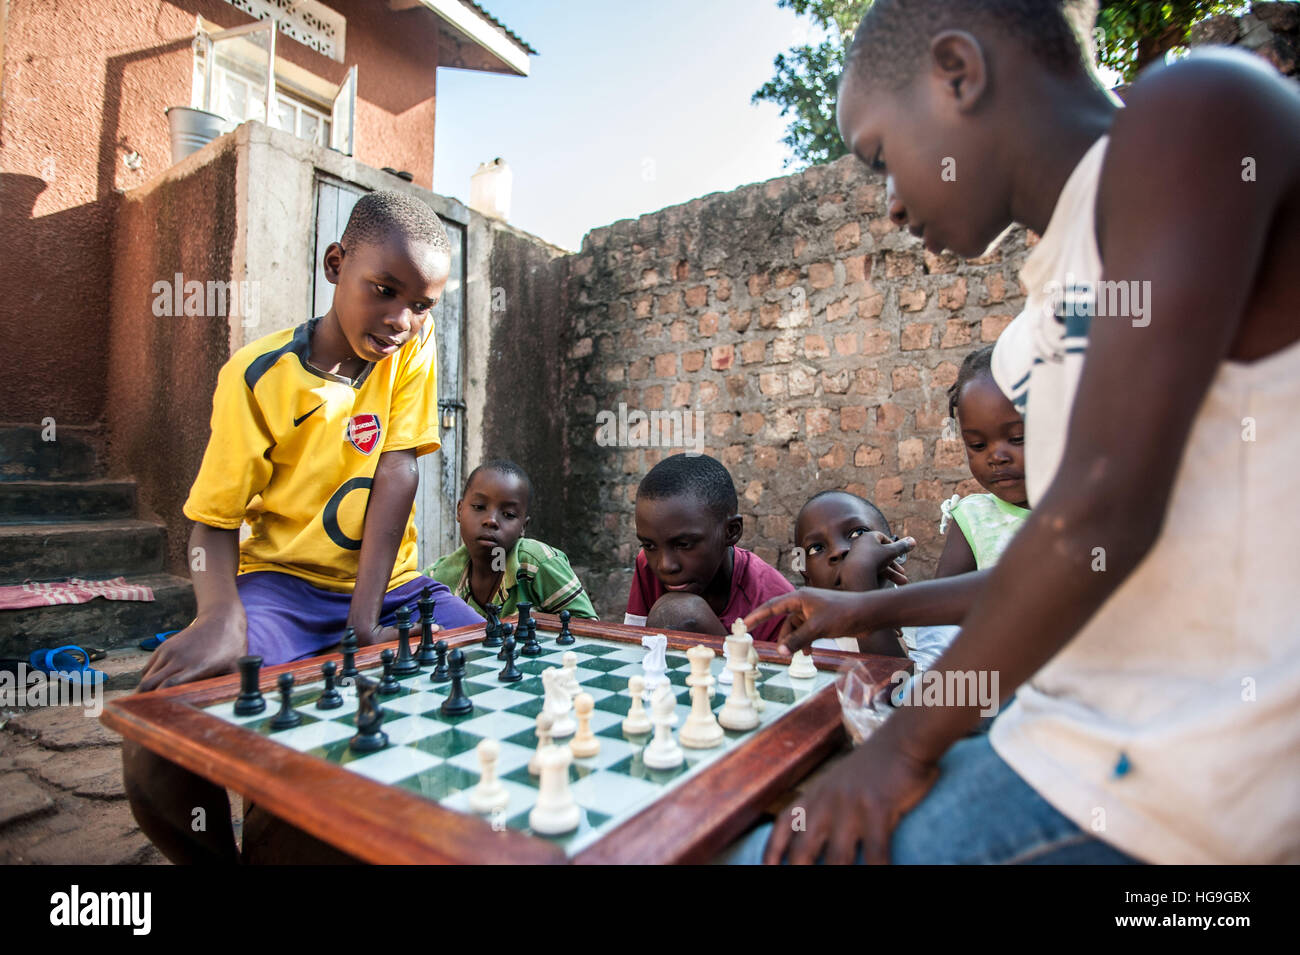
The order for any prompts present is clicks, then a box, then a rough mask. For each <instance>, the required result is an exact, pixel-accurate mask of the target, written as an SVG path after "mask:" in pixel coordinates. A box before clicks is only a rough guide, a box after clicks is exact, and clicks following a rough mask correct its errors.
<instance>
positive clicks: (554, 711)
mask: <svg viewBox="0 0 1300 955" xmlns="http://www.w3.org/2000/svg"><path fill="white" fill-rule="evenodd" d="M563 673H564V671H563V670H561V669H560V668H559V667H551V668H550V669H549V670H543V671H542V686H543V687H545V688H546V702H545V703H544V704H543V706H544V707H545V709H546V712H548V713H550V714H551V719H552V721H553V722H552V723H551V738H552V739H564V738H565V737H566V736H572V735H573V731H574V730H576V729H577V728H578V724H577V723H575V722H574V721H573V701H572V700H571V699H569V694H568V692H567V691H566V690H565V689H564V685H563V683H562V682H561V681H562V680H563V679H564V677H563Z"/></svg>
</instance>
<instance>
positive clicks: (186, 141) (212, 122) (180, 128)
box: [166, 106, 226, 165]
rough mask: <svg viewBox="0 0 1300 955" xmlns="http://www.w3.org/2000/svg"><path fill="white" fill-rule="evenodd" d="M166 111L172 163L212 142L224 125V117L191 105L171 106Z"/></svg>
mask: <svg viewBox="0 0 1300 955" xmlns="http://www.w3.org/2000/svg"><path fill="white" fill-rule="evenodd" d="M166 113H167V124H168V125H169V126H170V127H171V135H172V165H175V164H176V163H178V162H180V161H181V160H182V159H184V158H185V157H186V156H189V155H191V154H192V153H196V152H198V151H199V150H200V149H202V148H203V147H204V146H205V145H207V144H208V143H210V142H212V140H214V139H216V138H217V137H218V136H220V135H221V133H222V128H223V127H224V126H225V125H226V120H225V119H224V117H221V116H218V115H217V114H216V113H209V112H208V111H207V110H205V109H194V108H193V107H191V106H171V107H168V109H167V111H166Z"/></svg>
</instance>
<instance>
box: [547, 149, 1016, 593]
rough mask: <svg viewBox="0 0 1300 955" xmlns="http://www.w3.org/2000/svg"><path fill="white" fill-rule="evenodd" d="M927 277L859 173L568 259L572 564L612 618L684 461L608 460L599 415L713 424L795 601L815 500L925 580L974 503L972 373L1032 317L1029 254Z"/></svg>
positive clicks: (661, 224)
mask: <svg viewBox="0 0 1300 955" xmlns="http://www.w3.org/2000/svg"><path fill="white" fill-rule="evenodd" d="M1031 240H1032V237H1030V236H1028V235H1026V233H1024V232H1023V231H1021V232H1016V233H1012V234H1011V235H1010V236H1009V237H1008V238H1007V240H1005V241H1004V242H1003V243H1002V245H1001V246H1000V248H999V249H998V250H997V251H995V252H994V253H993V254H991V255H989V256H988V257H986V258H984V259H981V260H978V261H975V262H970V263H965V264H963V263H962V262H961V261H960V260H959V259H957V258H956V257H953V256H949V255H944V256H933V255H931V254H929V253H927V252H925V251H924V250H923V249H922V247H921V245H920V243H919V242H918V241H917V240H915V239H913V238H912V237H911V236H910V235H907V234H906V233H904V232H900V231H898V230H897V229H895V228H894V227H893V225H892V224H891V223H890V221H889V219H888V217H887V216H886V212H885V193H884V185H883V182H882V180H881V179H880V178H879V177H878V176H874V175H872V174H870V173H869V172H868V171H867V170H866V169H865V167H863V166H862V164H861V163H860V162H858V161H857V160H856V159H854V158H852V157H847V158H845V159H841V160H839V161H837V162H835V163H831V164H830V165H827V166H820V167H814V168H812V169H809V170H807V171H805V172H802V173H800V174H797V175H793V176H788V177H784V178H781V179H774V180H771V181H769V182H766V183H758V184H755V185H751V186H746V187H743V188H741V189H737V190H735V191H733V192H729V193H720V194H715V195H710V196H705V197H703V198H701V199H698V200H695V201H693V202H690V203H687V204H685V205H681V206H675V207H672V208H668V209H664V210H661V211H659V212H656V213H653V214H650V215H646V216H642V217H641V218H639V219H636V220H625V221H622V222H617V223H614V224H613V225H611V226H608V227H605V228H601V229H597V230H595V231H593V232H591V233H590V234H589V235H588V236H587V237H586V239H585V241H584V243H583V248H582V250H581V252H580V253H578V254H577V255H575V256H573V257H570V258H569V259H567V260H566V261H567V266H568V269H569V274H568V277H567V285H568V292H569V313H570V335H571V338H570V340H569V342H568V354H567V360H566V363H565V371H564V373H565V389H564V391H565V395H566V406H565V409H564V411H565V415H564V416H565V418H566V427H567V431H568V433H567V434H566V437H565V441H566V446H567V448H568V450H569V455H570V461H569V468H568V472H569V473H568V481H567V488H566V490H567V506H566V511H567V513H568V515H569V520H568V526H566V528H565V532H564V534H563V535H562V537H563V540H561V541H557V543H558V544H559V545H560V546H562V547H565V549H566V550H568V551H569V553H570V557H571V558H572V559H573V561H574V563H575V565H576V566H578V567H579V568H580V572H581V573H582V574H583V577H584V581H585V582H586V583H587V586H588V588H589V589H590V590H591V591H592V593H593V596H594V598H595V599H596V601H597V609H598V610H599V611H600V612H601V613H602V615H603V616H604V615H607V616H616V615H619V614H621V613H622V610H623V606H624V603H625V601H626V596H627V586H628V582H629V579H630V572H631V567H632V563H633V560H634V558H635V555H636V551H637V543H636V535H635V527H634V523H633V503H634V501H635V495H636V486H637V483H638V481H639V480H640V478H641V476H642V475H644V474H645V472H646V471H647V470H648V469H649V468H650V467H651V466H653V465H654V463H655V462H656V461H658V460H659V459H660V457H661V455H663V454H666V453H673V449H664V448H656V447H645V448H637V447H628V446H626V445H624V446H604V445H603V444H602V443H601V442H599V441H598V440H597V432H598V428H597V415H598V414H599V413H600V412H602V411H608V412H612V413H614V414H617V413H618V410H619V405H620V403H623V404H625V405H626V406H627V408H628V409H629V411H631V410H641V411H643V412H645V413H646V414H650V413H652V412H654V411H661V412H668V411H674V410H677V411H680V412H682V413H684V414H690V415H695V414H697V413H698V414H700V415H702V422H703V426H704V450H705V451H706V452H707V453H709V454H712V455H714V456H715V457H718V458H720V459H721V460H722V461H723V462H724V463H725V464H726V465H727V467H728V468H729V469H730V471H731V473H732V476H733V477H734V479H735V482H736V488H737V491H738V492H739V494H740V507H741V512H742V514H743V515H744V518H745V532H744V537H743V539H742V545H743V546H745V547H748V548H750V549H752V550H754V551H755V552H757V553H758V554H759V555H760V556H762V557H763V559H765V560H767V561H768V562H770V563H773V564H775V565H776V566H777V567H779V568H780V569H781V571H782V572H783V573H785V574H786V575H787V576H788V577H789V578H790V579H791V580H792V581H795V582H797V581H798V574H796V573H794V572H793V571H792V568H791V562H790V553H791V548H792V547H793V543H794V542H793V532H794V516H795V514H796V512H797V511H798V509H799V507H800V506H801V505H802V504H803V502H804V501H805V500H806V499H807V498H808V497H809V496H810V495H811V494H813V493H814V492H816V491H818V490H822V489H825V488H848V489H850V490H852V491H854V492H856V493H859V494H862V495H864V496H866V497H868V498H869V499H871V500H873V501H874V502H875V503H876V504H877V505H879V507H880V508H881V509H882V510H883V511H884V513H885V515H886V516H887V517H888V518H889V520H890V521H891V523H892V524H893V526H894V530H895V532H896V533H900V534H903V533H906V534H911V535H912V536H914V537H916V538H917V540H918V542H919V547H918V550H917V552H916V553H915V554H914V557H913V562H912V563H910V564H909V567H910V568H911V569H912V572H913V574H914V576H915V577H916V578H918V579H923V578H926V577H929V576H930V575H931V574H932V573H933V570H934V566H935V563H936V561H937V559H938V556H939V553H940V551H941V549H942V539H941V538H940V537H939V535H938V517H939V502H940V501H941V500H942V499H944V498H946V497H948V496H951V495H952V494H953V493H954V492H957V493H963V494H964V493H968V492H970V491H971V490H973V489H975V487H976V486H975V485H974V483H973V481H971V480H970V474H969V471H968V469H967V466H966V460H965V452H964V449H963V447H962V445H961V443H960V442H959V441H957V440H944V438H943V435H942V432H943V425H944V419H945V417H946V416H947V389H948V387H949V385H951V384H952V382H953V381H954V379H955V377H956V374H957V369H958V367H959V366H960V364H961V361H962V359H963V358H964V357H965V355H966V354H967V353H968V352H970V351H971V350H972V349H974V348H976V347H979V346H980V345H981V344H984V343H988V342H992V341H993V340H995V339H996V338H997V336H998V333H999V332H1001V330H1002V329H1003V328H1004V327H1005V326H1006V324H1007V323H1008V322H1009V321H1010V320H1011V318H1012V317H1013V316H1014V315H1015V313H1016V312H1017V311H1018V310H1019V307H1020V305H1021V304H1022V295H1021V290H1020V285H1019V281H1018V279H1017V274H1018V270H1019V267H1020V264H1021V263H1022V261H1023V258H1024V253H1025V247H1026V242H1027V241H1031Z"/></svg>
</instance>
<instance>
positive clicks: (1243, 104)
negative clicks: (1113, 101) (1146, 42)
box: [1112, 48, 1300, 155]
mask: <svg viewBox="0 0 1300 955" xmlns="http://www.w3.org/2000/svg"><path fill="white" fill-rule="evenodd" d="M1125 107H1126V108H1125V109H1122V110H1120V111H1119V113H1118V114H1117V116H1116V118H1115V126H1114V129H1113V132H1112V135H1113V137H1114V138H1117V139H1119V140H1121V141H1122V140H1125V139H1139V140H1142V141H1143V142H1144V143H1146V144H1154V145H1157V146H1159V145H1160V144H1161V143H1163V144H1165V147H1166V148H1183V147H1184V145H1185V144H1186V143H1187V141H1188V140H1189V138H1192V137H1196V136H1204V137H1205V138H1204V139H1203V140H1202V141H1201V142H1200V144H1199V150H1198V151H1200V152H1201V153H1202V155H1206V154H1209V155H1214V154H1215V153H1217V152H1222V153H1224V154H1231V153H1236V154H1239V153H1240V149H1239V146H1240V143H1239V142H1236V141H1234V136H1240V135H1243V134H1244V135H1250V134H1252V133H1253V134H1254V135H1253V136H1252V139H1258V140H1259V141H1261V142H1266V143H1267V144H1268V145H1269V146H1270V147H1271V148H1273V149H1276V150H1278V151H1279V152H1283V153H1285V152H1292V153H1294V152H1300V84H1297V83H1295V82H1294V81H1292V80H1288V79H1287V78H1285V77H1283V76H1281V75H1280V74H1279V73H1278V72H1277V71H1276V70H1274V69H1273V67H1272V66H1270V65H1269V64H1268V63H1267V62H1265V61H1264V60H1262V59H1261V58H1260V57H1258V56H1255V55H1254V54H1251V53H1244V52H1241V51H1239V50H1231V49H1225V48H1209V49H1205V50H1200V51H1197V52H1195V53H1193V54H1192V55H1190V56H1188V57H1186V58H1184V59H1182V60H1179V61H1177V62H1175V63H1172V64H1170V65H1168V66H1158V67H1154V68H1152V69H1149V70H1147V71H1146V72H1144V73H1143V74H1142V76H1141V77H1140V78H1139V79H1138V81H1137V82H1136V83H1135V84H1134V85H1133V87H1132V88H1131V89H1130V90H1129V91H1128V94H1127V95H1126V96H1125Z"/></svg>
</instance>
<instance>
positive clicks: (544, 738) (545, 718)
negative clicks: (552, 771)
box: [528, 709, 555, 776]
mask: <svg viewBox="0 0 1300 955" xmlns="http://www.w3.org/2000/svg"><path fill="white" fill-rule="evenodd" d="M554 722H555V718H554V717H553V716H551V714H550V713H548V712H546V710H544V709H543V710H542V712H540V713H538V714H537V749H536V750H534V751H533V755H532V756H531V757H530V758H529V760H528V772H530V773H531V774H532V775H534V776H540V775H541V773H542V752H543V751H544V750H545V749H546V748H547V747H548V746H550V745H551V724H552V723H554Z"/></svg>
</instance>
